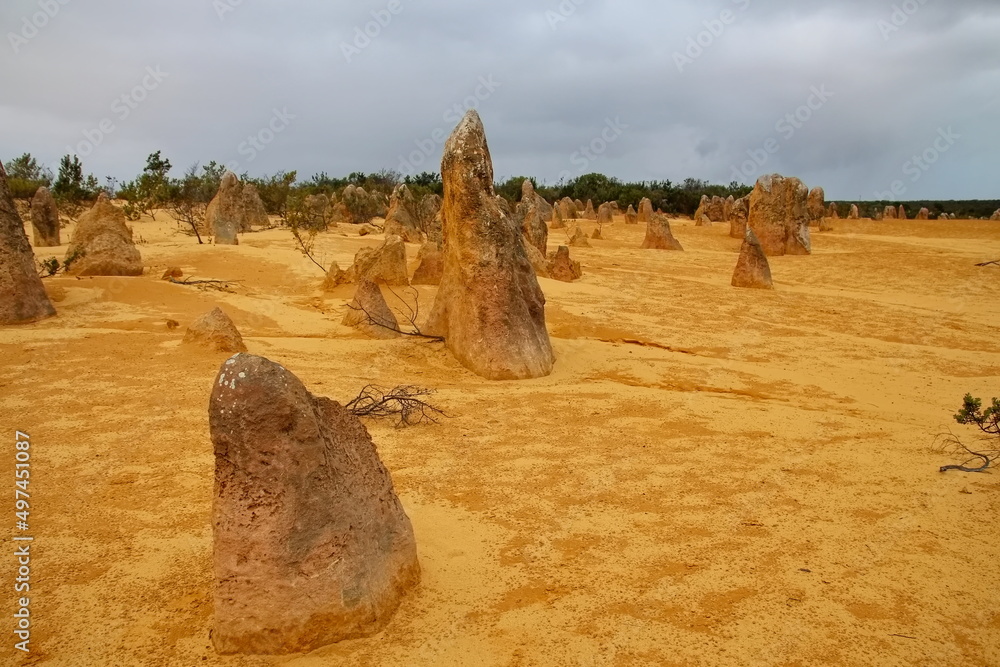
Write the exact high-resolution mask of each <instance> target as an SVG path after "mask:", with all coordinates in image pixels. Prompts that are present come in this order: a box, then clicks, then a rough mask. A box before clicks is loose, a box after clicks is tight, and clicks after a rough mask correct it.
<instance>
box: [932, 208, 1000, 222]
mask: <svg viewBox="0 0 1000 667" xmlns="http://www.w3.org/2000/svg"><path fill="white" fill-rule="evenodd" d="M942 215H943V216H944V217H946V218H947V217H948V214H947V213H943V214H942ZM990 220H993V221H996V220H1000V208H998V209H997V210H996V211H995V212H994V213H993V215H991V216H990Z"/></svg>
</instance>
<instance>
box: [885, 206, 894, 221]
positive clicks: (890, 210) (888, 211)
mask: <svg viewBox="0 0 1000 667" xmlns="http://www.w3.org/2000/svg"><path fill="white" fill-rule="evenodd" d="M882 217H883V218H884V219H885V220H895V219H896V207H895V206H886V207H885V211H884V212H883V213H882Z"/></svg>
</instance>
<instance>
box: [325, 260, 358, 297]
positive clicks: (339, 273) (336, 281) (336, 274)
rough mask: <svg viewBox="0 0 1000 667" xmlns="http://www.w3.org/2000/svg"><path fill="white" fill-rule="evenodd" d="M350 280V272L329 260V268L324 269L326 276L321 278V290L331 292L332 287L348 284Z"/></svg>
mask: <svg viewBox="0 0 1000 667" xmlns="http://www.w3.org/2000/svg"><path fill="white" fill-rule="evenodd" d="M350 282H351V276H350V274H349V273H348V272H347V271H344V270H343V269H341V268H340V265H339V264H337V263H336V262H331V263H330V268H329V269H327V271H326V278H324V279H323V291H324V292H332V291H333V290H334V288H336V287H339V286H340V285H346V284H349V283H350Z"/></svg>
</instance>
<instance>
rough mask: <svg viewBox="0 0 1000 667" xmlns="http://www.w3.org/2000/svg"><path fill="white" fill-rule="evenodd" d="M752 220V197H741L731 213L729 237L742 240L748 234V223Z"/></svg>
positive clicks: (735, 202) (734, 203) (734, 204)
mask: <svg viewBox="0 0 1000 667" xmlns="http://www.w3.org/2000/svg"><path fill="white" fill-rule="evenodd" d="M749 219H750V196H749V195H747V196H746V197H740V198H739V199H737V200H736V201H734V202H733V206H732V209H731V210H730V211H729V218H728V220H729V236H731V237H732V238H734V239H742V238H743V237H744V236H746V233H747V223H748V220H749Z"/></svg>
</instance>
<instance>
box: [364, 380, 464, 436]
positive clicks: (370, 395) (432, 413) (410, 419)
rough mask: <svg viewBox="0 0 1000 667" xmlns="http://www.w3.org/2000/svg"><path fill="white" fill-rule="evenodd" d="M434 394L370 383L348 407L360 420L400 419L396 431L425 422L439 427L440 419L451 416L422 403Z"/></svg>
mask: <svg viewBox="0 0 1000 667" xmlns="http://www.w3.org/2000/svg"><path fill="white" fill-rule="evenodd" d="M433 393H434V390H433V389H425V388H423V387H416V386H413V385H400V386H398V387H393V388H392V389H388V390H387V389H384V388H382V387H379V386H378V385H373V384H370V385H368V386H366V387H365V388H364V389H362V390H361V393H359V394H358V395H357V396H355V397H354V398H353V399H352V400H351V401H350V402H349V403H347V405H345V406H344V407H346V408H347V409H348V410H350V411H351V413H353V414H354V415H356V416H358V417H375V418H379V419H384V418H386V417H396V418H397V421H396V428H405V427H407V426H416V425H417V424H420V423H422V422H425V421H426V422H431V423H434V424H436V423H438V421H437V417H439V416H441V417H447V416H448V415H446V414H445V413H444V411H442V410H440V409H438V408H436V407H434V406H433V405H431V404H430V403H427V402H426V401H424V400H422V399H423V398H424V397H426V396H430V395H432V394H433Z"/></svg>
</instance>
